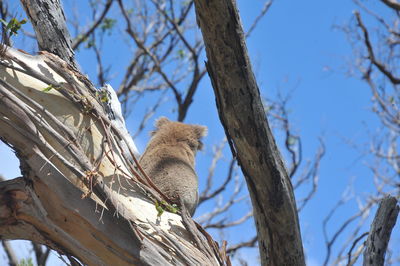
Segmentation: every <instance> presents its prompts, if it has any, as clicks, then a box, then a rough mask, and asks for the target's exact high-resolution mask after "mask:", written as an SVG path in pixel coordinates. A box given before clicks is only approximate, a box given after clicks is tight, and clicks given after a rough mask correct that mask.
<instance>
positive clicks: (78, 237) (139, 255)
mask: <svg viewBox="0 0 400 266" xmlns="http://www.w3.org/2000/svg"><path fill="white" fill-rule="evenodd" d="M46 90H48V91H46ZM0 136H1V138H2V140H3V141H5V142H7V143H8V144H9V145H11V146H12V147H13V149H14V150H15V151H16V153H17V157H18V158H19V159H20V162H21V169H22V173H23V176H24V177H23V178H17V179H14V180H11V181H4V182H1V183H0V199H1V200H0V234H1V235H2V236H3V237H4V238H8V239H27V240H32V241H34V242H37V243H40V244H44V245H47V246H49V247H51V248H53V249H55V250H57V251H59V252H60V253H62V254H66V255H70V256H73V257H75V258H77V259H78V260H80V261H81V262H82V263H84V264H88V265H132V264H139V265H160V264H161V265H187V264H198V265H224V264H229V259H228V258H227V257H226V256H222V255H221V254H223V252H222V253H220V251H219V248H218V245H217V244H216V243H215V242H214V241H213V240H212V239H211V238H210V237H209V235H208V234H207V233H205V232H203V231H201V228H198V227H197V226H193V221H191V218H190V217H189V216H188V214H187V212H184V211H183V214H182V216H183V217H184V218H183V220H182V217H181V216H180V215H178V214H173V213H169V212H165V213H164V214H163V215H162V216H161V217H158V216H157V210H156V208H155V206H154V200H157V199H160V195H158V193H157V192H156V191H155V190H154V188H153V187H151V185H149V183H147V182H146V177H145V176H143V175H144V173H141V172H138V171H137V170H136V169H137V166H138V165H132V164H131V163H129V160H128V159H127V158H126V157H125V155H124V154H129V152H130V153H131V155H132V156H133V157H134V155H133V152H132V151H126V150H124V151H123V150H122V148H121V145H120V144H119V143H120V141H126V140H125V139H123V138H122V134H121V132H120V131H119V129H118V128H115V126H113V124H112V123H111V122H110V120H109V119H108V116H107V115H106V114H105V112H104V109H103V106H102V105H101V103H100V101H99V99H98V97H97V96H96V89H95V88H94V87H93V85H92V84H91V83H90V81H88V80H87V79H86V78H85V77H84V76H83V75H82V74H80V73H79V72H78V71H77V70H76V69H75V68H74V67H70V66H69V65H68V64H67V63H66V62H64V61H63V60H61V59H60V58H58V57H57V56H55V55H53V54H50V53H47V52H42V53H41V54H40V55H38V56H31V55H27V54H25V53H22V52H19V51H17V50H14V49H12V48H7V49H6V51H5V52H4V54H3V55H2V56H1V58H0ZM124 147H128V148H129V146H128V145H125V146H124ZM190 221H191V222H190ZM198 243H202V245H201V246H199V245H198Z"/></svg>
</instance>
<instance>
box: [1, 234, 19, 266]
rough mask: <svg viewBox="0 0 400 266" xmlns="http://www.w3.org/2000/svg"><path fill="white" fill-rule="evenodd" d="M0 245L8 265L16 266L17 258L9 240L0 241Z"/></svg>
mask: <svg viewBox="0 0 400 266" xmlns="http://www.w3.org/2000/svg"><path fill="white" fill-rule="evenodd" d="M1 244H2V245H3V249H4V251H5V253H6V255H7V258H8V264H9V265H10V266H17V265H18V258H17V256H16V255H15V252H14V249H13V248H12V246H11V244H10V241H9V240H1Z"/></svg>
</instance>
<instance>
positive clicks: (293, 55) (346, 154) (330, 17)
mask: <svg viewBox="0 0 400 266" xmlns="http://www.w3.org/2000/svg"><path fill="white" fill-rule="evenodd" d="M64 2H65V3H66V5H67V4H68V3H69V2H70V1H64ZM366 2H368V3H369V2H371V5H370V6H372V7H374V8H375V11H376V12H381V14H384V13H385V12H386V11H385V9H384V8H383V7H382V5H379V4H377V3H373V1H366ZM238 4H239V10H240V15H241V17H242V21H243V24H244V27H245V29H247V28H248V27H249V24H250V22H251V21H252V20H253V19H254V17H255V15H256V14H258V12H259V11H260V10H261V7H262V5H263V1H260V0H252V1H246V0H240V1H238ZM114 8H115V6H114ZM355 9H357V7H356V6H355V5H354V4H353V2H352V1H350V0H347V1H317V0H309V1H289V0H279V1H275V2H274V3H273V5H272V7H271V8H270V10H269V11H268V13H267V14H266V16H265V17H264V18H263V20H262V21H261V22H260V23H259V25H258V27H257V28H256V29H255V30H254V32H253V33H252V34H251V36H250V38H249V39H248V40H247V45H248V50H249V53H250V56H251V60H252V64H253V67H254V69H253V70H254V71H255V74H256V77H257V81H258V84H259V87H260V90H261V93H262V95H263V96H265V97H269V98H273V97H274V96H275V95H276V92H277V90H280V91H281V92H283V93H285V92H288V91H291V90H293V94H292V98H291V100H290V102H289V109H290V114H289V118H290V120H291V121H292V125H293V128H294V129H295V132H296V133H298V134H299V135H300V136H301V138H302V141H303V149H304V155H303V157H304V159H312V157H313V156H314V154H315V152H316V149H317V147H318V144H319V142H318V137H320V136H322V138H323V139H324V142H325V145H326V156H325V157H324V158H323V160H322V163H321V168H320V182H319V187H318V191H317V193H316V195H315V197H314V198H313V199H312V200H311V201H310V203H309V204H308V205H307V206H306V207H305V209H304V210H303V211H302V212H301V213H300V221H301V229H302V237H303V242H304V247H305V250H306V253H307V257H308V264H309V265H321V264H322V263H323V260H324V258H325V254H326V249H325V244H324V239H323V235H322V220H323V219H324V218H325V217H326V215H327V214H328V212H329V210H330V209H331V208H332V207H333V206H334V205H335V203H336V202H337V201H338V200H339V199H340V197H341V195H342V194H343V193H344V191H345V189H346V186H347V185H348V184H349V183H351V182H354V186H353V188H354V193H355V194H356V195H358V196H360V197H361V198H362V196H364V195H365V194H366V193H367V192H369V191H371V190H372V189H373V184H372V178H371V177H372V175H371V172H370V171H369V169H368V167H367V166H366V162H367V161H368V159H370V158H368V157H366V156H362V154H361V153H360V152H359V151H358V150H356V149H355V148H354V147H352V146H351V145H350V144H349V142H350V143H354V144H356V145H357V147H358V148H359V149H360V150H361V151H366V150H368V145H369V144H368V141H369V139H370V134H372V133H374V132H376V131H377V130H378V127H379V123H378V120H377V119H376V117H375V115H374V114H373V113H372V112H371V94H370V91H369V88H368V87H367V85H366V84H365V83H364V82H362V81H361V80H359V79H357V78H355V77H350V76H349V75H348V73H349V70H350V63H349V62H352V60H353V57H352V54H351V53H352V50H351V47H350V44H349V42H348V40H347V39H346V35H345V33H344V32H342V31H340V30H338V29H337V27H335V26H343V25H346V24H348V23H349V22H351V20H352V17H353V11H354V10H355ZM84 10H85V9H84V8H82V11H81V16H82V17H81V19H82V21H86V20H90V19H89V18H90V15H89V14H88V15H86V14H85V13H84ZM66 13H67V16H68V14H69V12H68V10H67V12H66ZM115 13H116V12H115V10H114V13H111V14H115ZM19 14H21V13H19ZM23 17H25V16H24V15H23ZM365 21H366V22H367V23H371V25H373V22H371V21H369V20H368V18H367V17H366V16H365ZM119 30H122V29H119ZM112 37H113V35H112V36H110V38H109V39H107V40H105V43H104V47H105V51H106V52H107V56H105V58H104V60H105V61H106V62H109V63H110V64H113V65H114V67H113V69H112V73H113V75H114V76H113V79H112V80H111V81H110V83H111V85H113V86H114V87H117V86H118V85H119V82H120V80H121V74H122V73H123V69H119V68H118V66H117V65H118V64H121V65H124V62H126V60H127V59H126V56H125V54H124V52H125V51H124V49H120V46H121V47H123V44H121V43H119V42H115V41H114V40H113V39H112ZM18 38H21V37H18ZM21 39H22V38H21ZM19 40H20V39H17V40H16V46H18V45H21V44H23V43H25V44H24V45H26V42H22V41H19ZM31 47H32V46H29V47H22V46H18V48H22V49H25V50H27V51H31ZM77 58H78V62H79V64H80V65H81V66H82V68H83V70H84V71H85V72H86V73H88V74H89V76H91V77H95V73H96V68H95V61H94V56H93V54H91V53H85V52H84V51H81V52H79V53H78V55H77ZM115 62H118V64H115ZM149 101H150V100H149ZM144 109H145V107H144V106H137V107H136V108H135V109H134V113H133V114H131V115H130V116H129V118H128V120H127V125H128V129H129V130H130V131H134V130H135V129H136V128H137V125H138V123H139V122H140V121H138V120H135V114H137V116H139V117H140V115H141V114H142V113H143V112H144ZM161 115H164V116H167V117H170V118H171V119H175V117H176V114H175V113H172V112H171V105H169V104H168V103H167V104H166V105H165V106H164V107H162V108H161V109H160V110H159V111H158V112H157V114H156V115H155V116H154V117H153V119H155V118H157V117H158V116H161ZM186 122H188V123H196V124H203V125H206V126H208V128H209V135H208V137H207V138H206V139H205V143H206V149H205V151H203V152H201V153H200V154H199V156H198V164H197V170H198V173H199V176H200V178H201V177H205V176H206V175H207V171H206V170H207V168H208V166H209V163H210V160H211V147H212V145H214V144H217V143H219V142H220V140H221V139H222V138H223V130H222V127H221V126H220V124H219V119H218V116H217V112H216V107H215V100H214V96H213V91H212V88H211V85H210V83H209V79H208V77H206V78H205V79H204V80H203V82H202V83H201V87H200V89H199V91H198V92H197V94H196V96H195V99H194V104H193V107H192V108H191V111H190V114H189V116H188V118H187V120H186ZM149 130H151V125H150V126H148V127H147V128H146V130H145V134H141V135H140V136H139V137H138V139H136V140H135V142H136V143H137V145H138V148H139V150H140V151H141V152H142V151H143V150H144V148H145V144H146V142H147V140H148V136H147V135H146V132H148V131H149ZM371 132H372V133H371ZM279 142H281V141H280V139H279V138H278V143H279ZM228 153H229V149H226V150H225V154H226V156H227V157H228ZM9 157H10V153H9V152H6V151H5V146H4V145H3V144H0V161H1V162H3V165H4V167H3V169H2V170H1V174H3V175H5V176H6V177H8V178H11V177H14V176H17V175H18V163H17V162H16V161H15V160H12V159H10V158H9ZM4 162H7V163H6V164H4ZM224 173H225V171H224V169H218V170H217V174H220V175H223V176H224ZM244 189H245V188H244ZM305 191H307V190H305ZM305 191H304V190H302V189H301V190H300V191H296V196H297V197H299V198H300V197H301V196H303V195H304V193H305ZM207 208H210V206H209V205H207V206H202V207H201V208H200V209H199V210H198V212H197V213H196V216H200V215H201V214H202V213H204V212H206V211H207ZM239 208H244V207H243V206H241V207H239ZM356 209H357V201H356V198H353V199H352V200H351V201H350V202H349V203H348V204H346V206H345V207H343V208H342V209H341V211H340V212H339V213H338V215H337V216H336V218H335V220H334V221H333V222H332V224H331V225H330V226H329V230H330V233H332V232H334V231H335V230H337V227H338V226H339V224H340V222H341V221H343V220H344V219H345V218H348V217H349V216H350V215H351V214H353V213H354V212H355V211H356ZM240 211H242V212H243V211H244V209H240V210H239V211H238V212H240ZM235 215H236V214H235V213H232V214H231V217H232V218H234V217H235ZM196 216H195V217H196ZM397 227H399V226H397ZM239 228H240V229H234V230H232V231H229V235H228V234H227V235H224V236H223V237H225V238H228V240H229V242H232V243H234V242H235V241H236V240H237V239H246V238H247V237H248V236H249V235H250V234H251V232H254V225H253V224H252V223H250V222H249V223H245V224H244V225H243V226H241V227H239ZM364 229H365V230H363V232H364V231H368V228H364ZM397 231H398V229H397ZM248 232H250V233H248ZM344 235H345V236H346V235H347V234H346V233H345V234H344ZM344 240H345V238H342V239H340V241H339V243H341V241H344ZM397 242H398V240H397ZM399 246H400V245H398V247H399ZM398 247H397V249H395V251H396V252H397V253H398V252H399V248H398ZM333 248H334V250H336V249H337V248H340V245H338V246H334V247H333ZM241 255H242V257H244V258H252V259H253V256H254V251H249V250H243V251H242V253H241ZM1 259H3V258H0V260H1ZM359 263H360V261H359Z"/></svg>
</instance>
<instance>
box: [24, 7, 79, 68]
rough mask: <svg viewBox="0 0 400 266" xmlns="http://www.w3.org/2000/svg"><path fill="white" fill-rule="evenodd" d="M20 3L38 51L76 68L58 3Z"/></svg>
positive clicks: (61, 10)
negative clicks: (51, 54) (33, 33)
mask: <svg viewBox="0 0 400 266" xmlns="http://www.w3.org/2000/svg"><path fill="white" fill-rule="evenodd" d="M21 3H22V5H23V6H24V9H25V12H26V14H27V15H28V17H29V19H30V21H31V23H32V26H33V29H34V30H35V33H36V39H37V42H38V45H39V50H40V51H48V52H50V53H53V54H56V55H58V56H59V57H60V58H61V59H63V60H64V61H66V62H68V63H69V64H70V65H72V66H74V67H75V68H76V67H77V66H78V64H77V62H76V61H75V53H74V50H73V49H72V46H71V44H72V40H71V37H70V35H69V31H68V28H67V24H66V23H65V15H64V11H63V8H62V6H61V3H60V1H59V0H21Z"/></svg>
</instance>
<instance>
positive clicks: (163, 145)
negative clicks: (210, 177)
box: [139, 117, 207, 215]
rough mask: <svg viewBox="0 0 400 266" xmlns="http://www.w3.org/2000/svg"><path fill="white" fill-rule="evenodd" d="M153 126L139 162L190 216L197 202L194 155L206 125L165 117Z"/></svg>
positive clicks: (155, 182)
mask: <svg viewBox="0 0 400 266" xmlns="http://www.w3.org/2000/svg"><path fill="white" fill-rule="evenodd" d="M155 126H156V130H155V131H153V132H152V138H151V139H150V141H149V143H148V144H147V147H146V150H145V152H144V153H143V155H142V157H141V158H140V161H139V163H140V165H141V166H142V167H143V169H144V170H145V172H146V173H147V175H148V176H149V177H150V178H151V179H152V181H153V182H154V184H156V185H157V187H158V188H159V189H160V190H161V191H162V192H163V193H164V194H166V195H167V196H168V197H169V198H170V199H172V200H173V202H174V203H176V204H178V205H179V204H180V200H181V201H182V202H183V204H184V205H185V207H186V208H187V209H188V211H189V212H190V214H191V215H193V214H194V211H195V210H196V207H197V204H198V202H199V196H198V177H197V175H196V172H195V170H194V164H195V155H196V152H197V150H199V149H201V148H202V143H201V141H200V139H201V138H202V137H203V136H205V135H206V134H207V128H206V127H204V126H199V125H188V124H183V123H180V122H173V121H170V120H168V119H167V118H166V117H161V118H159V119H158V120H157V121H156V124H155ZM179 199H180V200H179Z"/></svg>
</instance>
